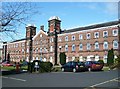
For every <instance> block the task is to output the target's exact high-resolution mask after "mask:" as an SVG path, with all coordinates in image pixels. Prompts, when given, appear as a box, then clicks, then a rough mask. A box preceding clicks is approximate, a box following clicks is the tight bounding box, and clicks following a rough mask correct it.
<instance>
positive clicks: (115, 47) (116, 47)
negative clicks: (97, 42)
mask: <svg viewBox="0 0 120 89" xmlns="http://www.w3.org/2000/svg"><path fill="white" fill-rule="evenodd" d="M115 42H116V43H115ZM115 44H117V46H115ZM118 45H119V44H118V41H117V40H114V41H113V49H118Z"/></svg>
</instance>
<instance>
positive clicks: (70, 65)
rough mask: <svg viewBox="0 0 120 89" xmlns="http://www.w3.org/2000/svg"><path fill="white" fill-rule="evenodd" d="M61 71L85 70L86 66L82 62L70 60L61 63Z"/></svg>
mask: <svg viewBox="0 0 120 89" xmlns="http://www.w3.org/2000/svg"><path fill="white" fill-rule="evenodd" d="M61 70H62V71H71V72H77V71H86V70H87V67H86V66H85V64H84V63H83V62H74V61H70V62H67V63H66V64H64V65H62V67H61Z"/></svg>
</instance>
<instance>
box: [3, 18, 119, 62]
mask: <svg viewBox="0 0 120 89" xmlns="http://www.w3.org/2000/svg"><path fill="white" fill-rule="evenodd" d="M118 25H119V21H112V22H107V23H101V24H95V25H90V26H85V27H79V28H73V29H68V30H62V29H61V20H60V18H59V17H57V16H53V17H51V18H50V19H49V20H48V32H46V31H45V30H44V26H41V27H40V30H39V32H38V33H37V34H36V27H35V26H34V25H28V26H26V38H24V39H21V40H16V41H13V42H10V43H4V46H3V50H5V47H7V48H6V51H3V57H4V55H5V53H6V54H7V53H9V54H10V60H11V61H18V62H19V61H20V60H27V61H31V60H41V61H50V62H52V63H53V64H59V54H60V53H61V52H65V54H66V61H67V62H68V61H73V60H75V58H78V59H79V60H80V61H88V60H96V61H97V60H100V59H101V60H103V61H104V62H105V63H106V62H107V54H108V50H110V49H111V48H113V49H114V54H115V58H116V57H117V55H118V54H119V52H120V48H119V42H120V40H119V39H120V38H119V37H120V36H119V35H120V34H119V31H120V30H119V26H118ZM4 59H5V58H4Z"/></svg>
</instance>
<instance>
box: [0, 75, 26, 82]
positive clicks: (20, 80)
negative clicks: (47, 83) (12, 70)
mask: <svg viewBox="0 0 120 89" xmlns="http://www.w3.org/2000/svg"><path fill="white" fill-rule="evenodd" d="M1 77H2V78H7V79H13V80H18V81H23V82H25V81H26V80H24V79H19V78H13V77H5V76H1Z"/></svg>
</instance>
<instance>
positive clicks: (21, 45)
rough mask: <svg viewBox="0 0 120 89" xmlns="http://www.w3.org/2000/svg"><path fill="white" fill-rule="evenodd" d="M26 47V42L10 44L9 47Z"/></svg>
mask: <svg viewBox="0 0 120 89" xmlns="http://www.w3.org/2000/svg"><path fill="white" fill-rule="evenodd" d="M19 46H20V47H24V46H25V44H24V43H21V44H20V43H19V44H18V43H16V44H12V45H8V48H18V47H19Z"/></svg>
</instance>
